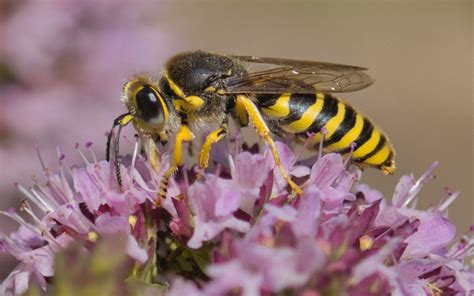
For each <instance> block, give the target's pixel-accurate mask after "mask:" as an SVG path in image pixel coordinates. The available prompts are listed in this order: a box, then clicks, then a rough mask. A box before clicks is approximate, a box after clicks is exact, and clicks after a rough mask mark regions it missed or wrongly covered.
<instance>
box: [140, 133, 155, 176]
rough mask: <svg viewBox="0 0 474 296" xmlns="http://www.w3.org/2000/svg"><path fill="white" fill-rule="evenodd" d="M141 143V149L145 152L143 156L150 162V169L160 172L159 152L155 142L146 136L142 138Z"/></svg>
mask: <svg viewBox="0 0 474 296" xmlns="http://www.w3.org/2000/svg"><path fill="white" fill-rule="evenodd" d="M141 141H142V147H143V149H144V150H145V155H146V156H147V158H148V160H149V161H150V164H151V167H152V168H153V170H155V171H156V172H158V171H159V170H160V152H159V151H158V147H157V146H156V142H155V140H153V137H152V136H151V135H149V134H146V135H143V136H142V139H141Z"/></svg>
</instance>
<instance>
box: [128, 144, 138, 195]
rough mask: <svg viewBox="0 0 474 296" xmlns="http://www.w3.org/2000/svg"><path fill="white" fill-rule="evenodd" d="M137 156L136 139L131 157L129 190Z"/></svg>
mask: <svg viewBox="0 0 474 296" xmlns="http://www.w3.org/2000/svg"><path fill="white" fill-rule="evenodd" d="M137 155H138V138H137V140H136V141H135V147H134V148H133V155H132V164H131V165H130V186H129V187H130V188H132V186H133V181H134V179H133V176H134V174H133V172H134V171H135V163H136V161H137Z"/></svg>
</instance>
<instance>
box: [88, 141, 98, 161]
mask: <svg viewBox="0 0 474 296" xmlns="http://www.w3.org/2000/svg"><path fill="white" fill-rule="evenodd" d="M92 144H94V143H93V142H92V141H88V142H87V143H86V148H91V147H92ZM90 151H91V155H92V160H93V161H94V163H97V156H96V155H95V152H94V149H90Z"/></svg>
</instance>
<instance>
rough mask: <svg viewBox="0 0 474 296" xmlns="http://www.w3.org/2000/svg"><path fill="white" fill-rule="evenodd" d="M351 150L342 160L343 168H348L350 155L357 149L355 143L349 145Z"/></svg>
mask: <svg viewBox="0 0 474 296" xmlns="http://www.w3.org/2000/svg"><path fill="white" fill-rule="evenodd" d="M350 147H351V150H350V151H349V154H348V155H347V157H346V159H345V160H344V166H345V167H346V168H347V167H348V166H349V163H350V161H351V159H352V153H354V150H355V149H356V148H357V144H356V143H355V142H352V143H351V146H350Z"/></svg>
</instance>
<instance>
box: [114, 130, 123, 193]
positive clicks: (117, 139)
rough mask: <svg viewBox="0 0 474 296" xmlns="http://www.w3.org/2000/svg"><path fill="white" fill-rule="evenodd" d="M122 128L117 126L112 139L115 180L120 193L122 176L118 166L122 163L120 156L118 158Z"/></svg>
mask: <svg viewBox="0 0 474 296" xmlns="http://www.w3.org/2000/svg"><path fill="white" fill-rule="evenodd" d="M122 127H123V125H119V127H118V130H117V135H116V136H115V139H114V156H115V161H114V165H115V177H116V178H117V184H118V186H119V189H120V191H122V176H121V175H120V164H121V163H122V156H120V132H121V131H122Z"/></svg>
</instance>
